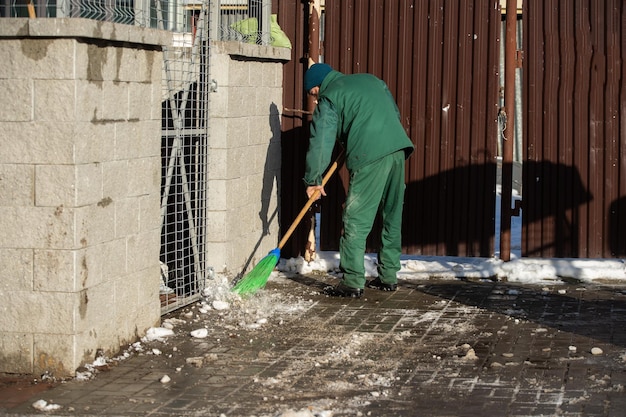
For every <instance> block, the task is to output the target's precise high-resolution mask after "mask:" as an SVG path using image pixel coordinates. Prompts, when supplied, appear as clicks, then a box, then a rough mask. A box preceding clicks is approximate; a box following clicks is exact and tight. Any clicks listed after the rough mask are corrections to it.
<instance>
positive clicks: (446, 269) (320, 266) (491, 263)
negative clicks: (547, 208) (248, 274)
mask: <svg viewBox="0 0 626 417" xmlns="http://www.w3.org/2000/svg"><path fill="white" fill-rule="evenodd" d="M400 264H401V269H400V271H399V272H398V278H400V279H401V280H409V281H410V280H423V279H432V278H438V279H458V278H476V279H482V278H492V279H500V280H506V281H509V282H520V283H547V282H550V283H555V281H556V282H558V281H562V279H563V278H566V279H573V280H577V281H580V282H594V281H598V280H603V281H606V280H626V262H625V260H623V259H530V258H515V257H513V259H512V260H511V261H509V262H504V261H502V260H500V259H497V258H463V257H452V256H408V255H404V256H402V258H401V260H400ZM364 265H365V276H366V277H368V278H373V277H377V276H378V272H377V271H376V255H374V254H367V255H365V259H364ZM277 268H278V270H279V271H281V272H284V273H298V274H303V275H305V274H310V273H312V272H315V271H318V272H319V271H321V272H324V273H328V274H331V275H337V276H340V275H341V274H340V273H338V269H339V254H338V253H337V252H324V251H321V252H317V254H316V259H315V260H313V261H311V262H306V261H305V260H304V259H303V258H302V257H298V258H292V259H281V260H280V262H279V263H278V265H277Z"/></svg>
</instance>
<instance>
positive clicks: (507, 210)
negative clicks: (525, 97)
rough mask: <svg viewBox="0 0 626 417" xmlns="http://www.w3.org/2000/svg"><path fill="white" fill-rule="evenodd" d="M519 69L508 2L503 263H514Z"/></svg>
mask: <svg viewBox="0 0 626 417" xmlns="http://www.w3.org/2000/svg"><path fill="white" fill-rule="evenodd" d="M516 67H517V0H507V2H506V39H505V47H504V110H505V113H506V114H505V117H506V118H505V123H506V125H505V127H504V131H503V134H504V143H503V145H502V199H501V201H500V259H502V260H503V261H510V260H511V215H512V214H513V210H512V208H511V198H512V194H513V144H514V141H515V69H516Z"/></svg>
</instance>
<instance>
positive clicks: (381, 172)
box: [304, 71, 414, 288]
mask: <svg viewBox="0 0 626 417" xmlns="http://www.w3.org/2000/svg"><path fill="white" fill-rule="evenodd" d="M336 140H338V141H339V142H340V143H341V145H342V146H343V147H344V149H345V152H346V167H347V169H348V172H349V174H350V184H349V189H348V195H347V197H346V205H345V208H344V211H343V227H344V231H343V236H342V237H341V240H340V249H339V252H340V257H341V259H340V268H341V271H342V272H343V283H344V284H345V285H347V286H348V287H352V288H363V287H364V286H365V267H364V256H365V244H366V239H367V236H368V234H369V232H370V231H371V229H372V226H373V223H374V219H375V217H376V213H377V212H378V211H379V210H380V212H381V214H382V221H383V227H382V235H381V242H382V245H381V248H380V251H379V253H378V274H379V277H380V279H381V281H382V282H384V283H389V284H392V283H396V282H397V277H396V273H397V272H398V271H399V270H400V254H401V251H402V235H401V230H402V206H403V203H404V189H405V183H404V161H405V159H406V158H408V157H409V156H410V155H411V153H412V152H413V149H414V147H413V144H412V143H411V141H410V139H409V138H408V137H407V135H406V132H405V131H404V128H403V127H402V124H401V123H400V113H399V111H398V107H397V105H396V103H395V101H394V99H393V96H392V95H391V93H390V92H389V89H388V88H387V85H386V84H385V83H384V82H383V81H382V80H380V79H378V78H376V77H375V76H373V75H371V74H353V75H344V74H342V73H340V72H338V71H331V72H330V73H329V74H328V75H327V76H326V78H324V81H323V82H322V84H321V86H320V91H319V95H318V104H317V106H316V108H315V111H314V113H313V120H312V123H311V137H310V143H309V149H308V152H307V156H306V171H305V175H304V183H305V184H306V185H319V184H321V183H322V175H323V173H324V171H325V170H326V169H327V167H328V166H329V165H330V159H331V156H332V151H333V148H334V146H335V141H336Z"/></svg>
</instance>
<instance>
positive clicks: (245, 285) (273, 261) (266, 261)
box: [232, 152, 343, 296]
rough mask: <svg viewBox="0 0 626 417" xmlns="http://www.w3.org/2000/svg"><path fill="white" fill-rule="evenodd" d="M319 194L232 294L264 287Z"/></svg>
mask: <svg viewBox="0 0 626 417" xmlns="http://www.w3.org/2000/svg"><path fill="white" fill-rule="evenodd" d="M342 155H343V152H342V153H341V154H340V155H339V157H337V159H336V160H335V162H333V164H332V165H331V166H330V168H328V171H327V172H326V175H324V178H322V186H324V185H326V183H327V182H328V180H329V179H330V177H331V176H332V175H333V173H334V172H335V170H336V169H337V166H338V161H339V159H340V158H341V156H342ZM319 194H320V192H319V191H315V193H313V195H312V196H311V197H310V198H309V200H308V201H307V202H306V204H305V205H304V207H303V208H302V210H300V213H299V214H298V216H297V217H296V219H295V220H294V221H293V223H292V224H291V226H290V227H289V230H287V232H286V233H285V235H284V236H283V238H282V239H281V240H280V242H279V243H278V247H277V248H276V249H274V250H272V251H270V253H269V254H268V255H267V256H266V257H265V258H263V259H261V261H260V262H259V263H258V264H257V265H256V266H255V267H254V268H252V270H251V271H250V272H248V273H247V274H246V275H244V276H243V277H242V278H241V280H239V282H237V283H236V284H235V286H234V287H233V289H232V291H233V292H235V293H237V294H239V295H243V296H246V295H251V294H254V293H255V292H256V291H257V290H259V289H261V288H263V287H265V284H266V283H267V279H268V278H269V276H270V274H271V273H272V271H273V270H274V268H275V267H276V265H277V264H278V260H279V259H280V250H281V249H282V248H283V246H285V243H287V240H289V238H290V237H291V234H292V233H293V231H294V230H296V227H297V226H298V224H300V221H301V220H302V218H303V217H304V215H305V214H306V212H307V211H308V210H309V208H310V207H311V205H313V203H314V202H315V200H317V197H318V196H319Z"/></svg>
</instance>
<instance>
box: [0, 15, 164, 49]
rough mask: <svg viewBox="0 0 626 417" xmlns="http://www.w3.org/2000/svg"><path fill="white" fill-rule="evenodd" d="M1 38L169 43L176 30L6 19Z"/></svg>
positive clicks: (79, 21) (88, 21) (73, 20)
mask: <svg viewBox="0 0 626 417" xmlns="http://www.w3.org/2000/svg"><path fill="white" fill-rule="evenodd" d="M1 20H2V24H0V38H16V37H17V38H28V37H33V38H87V39H104V40H111V41H118V42H129V43H134V44H143V45H153V46H169V45H171V44H172V37H173V35H172V32H168V31H165V30H159V29H151V28H144V27H139V26H131V25H124V24H120V23H111V22H102V21H99V20H91V19H82V18H73V17H72V18H41V19H29V18H23V17H17V18H2V19H1Z"/></svg>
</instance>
